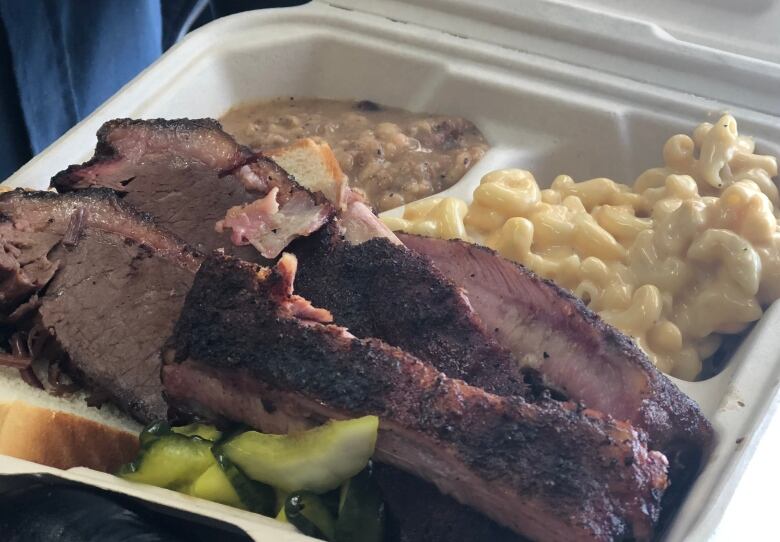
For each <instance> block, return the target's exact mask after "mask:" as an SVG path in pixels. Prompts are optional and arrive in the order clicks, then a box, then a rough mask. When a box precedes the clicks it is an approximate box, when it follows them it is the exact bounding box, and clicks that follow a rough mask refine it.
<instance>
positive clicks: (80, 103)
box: [0, 0, 162, 153]
mask: <svg viewBox="0 0 780 542" xmlns="http://www.w3.org/2000/svg"><path fill="white" fill-rule="evenodd" d="M0 18H2V20H3V21H4V23H5V29H6V33H7V35H8V44H9V48H10V51H11V58H12V61H13V70H14V74H15V76H16V84H17V89H18V94H19V97H20V102H21V108H22V112H23V115H24V120H25V124H26V125H27V130H28V134H29V142H30V146H31V150H32V152H33V153H37V152H40V151H41V150H43V149H44V148H45V147H46V146H47V145H49V144H50V143H51V142H52V141H54V140H55V139H57V138H58V137H59V136H60V135H62V134H63V133H65V132H66V131H67V130H68V129H69V128H70V127H71V126H73V125H74V124H75V123H76V122H77V121H78V120H79V119H81V118H83V117H84V116H86V115H87V114H89V113H90V112H91V111H93V110H94V109H95V108H96V107H97V106H98V105H100V104H101V103H102V102H103V101H105V100H106V98H108V97H110V96H111V95H112V94H114V93H115V92H116V91H117V90H118V88H119V87H121V86H122V85H123V84H124V83H126V82H127V81H129V80H130V79H132V78H133V77H134V76H135V75H136V74H137V73H138V72H140V71H141V70H143V69H144V68H145V67H147V66H148V65H149V64H151V63H152V62H153V61H154V60H155V59H157V57H159V56H160V54H161V53H162V16H161V11H160V0H129V1H128V0H77V1H68V0H39V1H19V0H0Z"/></svg>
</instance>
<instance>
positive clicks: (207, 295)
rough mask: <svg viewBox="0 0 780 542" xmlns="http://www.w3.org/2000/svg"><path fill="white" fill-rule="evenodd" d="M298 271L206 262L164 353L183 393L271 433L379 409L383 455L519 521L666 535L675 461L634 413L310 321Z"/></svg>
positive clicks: (528, 530)
mask: <svg viewBox="0 0 780 542" xmlns="http://www.w3.org/2000/svg"><path fill="white" fill-rule="evenodd" d="M290 257H291V256H286V257H285V258H290ZM294 269H295V266H294V265H290V262H289V260H288V261H284V259H283V263H282V264H280V265H278V266H277V267H276V268H274V269H273V270H271V269H268V268H261V267H259V266H255V265H252V264H249V263H246V262H241V261H239V260H236V259H233V258H230V257H227V256H224V255H219V254H217V255H214V256H212V257H210V258H208V259H207V260H206V262H205V263H204V264H203V266H202V267H201V268H200V270H199V272H198V274H197V275H196V278H195V282H194V284H193V287H192V289H191V290H190V293H189V294H188V296H187V300H186V302H185V305H184V308H183V310H182V314H181V317H180V319H179V321H178V323H177V324H176V329H175V333H174V336H173V338H172V340H171V349H170V350H169V351H167V352H166V353H165V355H164V358H165V359H166V365H165V366H164V368H163V382H164V385H165V389H166V394H167V396H168V397H169V398H171V399H172V400H174V401H180V402H182V403H184V404H189V405H190V406H192V405H200V407H201V408H202V407H205V408H207V409H209V410H210V411H213V412H216V413H217V414H221V415H223V416H226V417H228V418H230V419H234V420H240V421H242V422H245V423H248V424H250V425H252V426H254V427H257V428H259V429H261V430H264V431H271V432H279V431H286V430H289V429H291V428H293V427H300V426H305V425H310V424H312V423H318V422H321V421H322V420H324V419H327V418H345V417H352V416H360V415H365V414H375V415H378V416H379V417H380V435H379V439H378V442H377V451H376V458H377V459H378V460H379V461H380V462H386V463H389V464H391V465H395V466H397V467H400V468H402V469H404V470H407V471H409V472H412V473H414V474H416V475H417V476H420V477H422V478H424V479H427V480H429V481H431V482H433V483H434V484H435V485H436V486H437V487H438V488H439V489H440V490H441V491H442V492H444V493H446V494H449V495H451V496H453V497H454V498H456V499H457V500H459V501H460V502H462V503H464V504H467V505H469V506H472V507H474V508H475V509H477V510H479V511H481V512H483V513H484V514H486V515H487V516H489V517H491V518H493V519H494V520H495V521H497V522H499V523H501V524H503V525H506V526H508V527H509V528H511V529H513V530H514V531H516V532H518V533H521V534H523V535H526V536H529V537H531V538H534V539H538V540H614V539H619V538H628V537H634V538H636V539H648V538H649V537H650V536H651V535H652V531H653V523H654V521H655V520H656V518H657V515H658V502H659V499H660V496H661V495H662V493H663V491H664V489H665V488H666V459H665V458H664V456H663V455H662V454H660V453H658V452H653V451H648V449H647V447H646V444H645V437H644V436H643V435H642V434H640V433H637V432H636V431H634V430H633V429H632V428H631V426H630V425H628V424H626V423H623V422H616V421H613V420H611V419H609V418H606V417H604V416H602V415H600V414H599V413H596V412H592V411H587V410H585V411H582V410H580V409H579V408H578V407H576V406H575V405H573V404H571V403H559V402H555V401H543V402H540V403H536V404H531V403H527V402H525V401H524V400H523V399H521V398H505V397H500V396H496V395H492V394H490V393H487V392H485V391H484V390H482V389H480V388H475V387H472V386H469V385H468V384H465V383H464V382H462V381H460V380H455V379H451V378H448V377H447V376H445V375H444V374H442V373H440V372H438V371H436V370H435V369H434V368H433V367H432V366H430V365H428V364H426V363H424V362H421V361H419V360H418V359H416V358H414V357H412V356H410V355H409V354H407V353H406V352H404V351H402V350H399V349H397V348H394V347H391V346H389V345H387V344H386V343H384V342H382V341H379V340H376V339H358V338H355V337H354V336H353V335H351V334H350V333H349V332H348V331H347V330H345V329H344V328H340V327H337V326H333V325H328V324H322V323H319V322H317V321H312V320H305V321H303V320H300V319H299V318H297V317H295V316H294V311H290V310H289V308H288V304H289V303H290V301H291V299H290V285H291V284H292V276H291V273H293V272H294Z"/></svg>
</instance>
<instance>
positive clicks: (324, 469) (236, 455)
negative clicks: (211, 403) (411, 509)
mask: <svg viewBox="0 0 780 542" xmlns="http://www.w3.org/2000/svg"><path fill="white" fill-rule="evenodd" d="M378 427H379V419H378V418H377V417H376V416H365V417H363V418H357V419H354V420H343V421H331V422H328V423H326V424H324V425H321V426H319V427H315V428H314V429H311V430H309V431H304V432H301V433H294V434H289V435H269V434H265V433H258V432H256V431H247V432H245V433H241V434H240V435H237V436H235V437H233V438H231V439H228V440H227V441H226V442H224V443H223V444H222V445H220V446H219V447H218V448H219V450H218V453H221V454H223V455H224V456H225V457H227V458H228V459H229V460H230V461H231V462H233V463H234V464H235V465H236V466H237V467H239V468H240V469H241V471H242V472H243V473H244V474H246V475H247V476H248V477H249V478H251V479H253V480H256V481H258V482H263V483H265V484H268V485H271V486H273V487H275V488H277V489H279V490H281V491H283V492H293V491H299V490H308V491H313V492H315V493H325V492H327V491H330V490H332V489H335V488H337V487H339V486H340V485H341V483H342V482H344V480H346V479H348V478H351V477H352V476H354V475H355V474H357V473H358V472H360V471H361V470H362V469H363V468H364V467H365V465H366V463H367V462H368V460H369V459H370V458H371V456H372V455H373V453H374V446H375V445H376V437H377V429H378ZM288 520H289V514H288Z"/></svg>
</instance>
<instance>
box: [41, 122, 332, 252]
mask: <svg viewBox="0 0 780 542" xmlns="http://www.w3.org/2000/svg"><path fill="white" fill-rule="evenodd" d="M97 135H98V143H97V146H96V148H95V156H94V157H93V158H92V159H91V160H89V161H88V162H86V163H85V164H82V165H79V166H70V167H69V168H68V169H66V170H65V171H62V172H60V173H58V174H57V175H55V176H54V178H53V179H52V185H53V186H54V187H55V188H57V189H58V190H59V191H61V192H66V191H70V190H79V189H83V188H86V187H90V186H103V187H108V188H112V189H114V190H116V191H118V192H121V193H123V194H124V196H123V198H124V200H125V201H126V202H127V203H129V204H130V205H132V206H134V207H136V208H137V209H140V210H141V211H143V212H146V213H149V214H151V215H153V216H154V217H155V218H156V219H157V221H158V223H159V224H160V225H162V226H163V227H165V228H167V229H169V230H171V231H172V232H173V233H174V234H176V235H178V236H179V237H181V238H182V239H184V240H186V241H187V242H188V243H190V244H191V245H192V246H193V247H195V248H196V249H197V250H200V251H203V252H210V251H212V250H214V249H217V248H221V247H228V246H230V245H231V242H230V235H229V233H228V230H230V229H231V228H233V229H234V234H235V230H238V229H241V231H242V232H244V233H247V234H248V235H249V234H251V236H248V237H247V239H246V242H243V243H241V244H242V245H247V244H249V239H250V238H251V240H252V244H254V245H255V246H256V247H258V248H262V249H263V250H262V252H263V253H264V254H265V255H266V257H275V256H276V255H277V254H278V253H279V252H280V251H281V249H283V248H284V247H285V246H286V245H287V243H289V241H290V240H291V239H293V238H294V237H296V236H297V235H307V234H308V233H310V232H311V231H315V230H316V229H318V228H319V227H321V226H322V224H324V223H325V222H326V221H327V219H328V218H329V217H330V216H331V215H332V213H333V209H332V207H331V205H330V204H329V203H328V202H327V200H325V198H324V197H323V196H321V195H319V194H312V193H311V192H309V191H307V190H305V189H304V188H302V187H301V186H300V185H298V184H297V183H296V182H295V180H294V179H292V178H291V177H290V176H289V175H287V173H286V172H285V171H284V170H282V169H281V168H280V167H279V166H277V165H276V163H274V162H273V161H271V160H269V159H267V158H264V157H262V156H259V155H254V154H252V152H251V151H250V150H249V149H247V148H245V147H243V146H241V145H239V144H238V143H236V142H235V140H234V139H233V138H232V137H231V136H229V135H228V134H226V133H225V132H223V131H222V128H221V126H220V125H219V123H218V122H217V121H215V120H211V119H200V120H189V119H177V120H165V119H156V120H148V121H147V120H130V119H118V120H112V121H109V122H107V123H105V124H104V125H103V126H102V127H101V128H100V130H99V131H98V134H97ZM269 197H270V198H271V200H272V201H271V200H269V199H268V198H269ZM261 201H265V202H266V205H265V206H263V205H261V204H260V203H259V202H261ZM247 207H249V209H247ZM258 209H262V211H263V212H258ZM231 210H232V213H231V214H230V216H226V215H227V214H228V211H231ZM218 224H219V226H218ZM236 235H238V234H236ZM238 237H239V238H241V235H238ZM232 253H234V254H236V255H237V256H240V257H242V258H245V259H249V260H254V261H258V260H262V258H260V257H259V255H258V254H257V252H256V250H255V248H254V247H250V246H237V247H234V248H233V249H232Z"/></svg>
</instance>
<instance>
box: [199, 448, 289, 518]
mask: <svg viewBox="0 0 780 542" xmlns="http://www.w3.org/2000/svg"><path fill="white" fill-rule="evenodd" d="M214 457H215V459H216V462H217V465H219V468H220V469H221V470H222V472H223V473H224V478H225V480H226V481H228V483H229V484H230V486H231V487H232V488H233V490H234V491H235V493H236V495H237V496H238V498H239V499H240V501H241V503H242V506H241V508H245V509H246V510H251V511H252V512H257V513H258V514H263V515H264V516H273V515H274V511H275V504H276V493H275V492H274V488H272V487H271V486H269V485H266V484H263V483H261V482H256V481H254V480H250V479H249V478H248V477H247V476H246V475H245V474H244V473H243V472H241V470H239V468H238V467H236V466H235V465H234V464H233V462H232V461H230V460H229V459H228V458H227V457H225V456H224V454H221V453H219V452H216V451H215V453H214Z"/></svg>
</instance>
